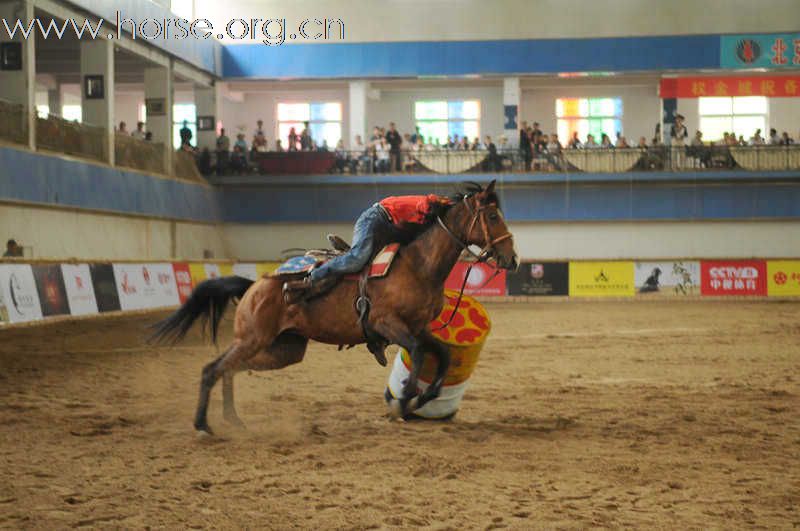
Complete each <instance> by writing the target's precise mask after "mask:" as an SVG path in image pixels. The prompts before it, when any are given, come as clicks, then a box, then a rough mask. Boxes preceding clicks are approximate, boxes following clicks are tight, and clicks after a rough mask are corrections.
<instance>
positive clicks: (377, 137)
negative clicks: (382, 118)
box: [369, 125, 382, 143]
mask: <svg viewBox="0 0 800 531" xmlns="http://www.w3.org/2000/svg"><path fill="white" fill-rule="evenodd" d="M381 136H382V135H381V128H380V127H378V126H377V125H376V126H375V128H374V129H373V130H372V136H371V137H369V141H370V143H373V142H377V141H378V140H380V139H381Z"/></svg>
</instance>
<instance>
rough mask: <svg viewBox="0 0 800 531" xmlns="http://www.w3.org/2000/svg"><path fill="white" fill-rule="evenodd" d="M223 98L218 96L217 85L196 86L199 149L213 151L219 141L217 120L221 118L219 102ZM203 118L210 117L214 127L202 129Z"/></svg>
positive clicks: (195, 100)
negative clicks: (206, 129)
mask: <svg viewBox="0 0 800 531" xmlns="http://www.w3.org/2000/svg"><path fill="white" fill-rule="evenodd" d="M220 99H221V98H218V97H217V87H216V86H213V87H198V86H196V87H195V88H194V105H195V108H196V111H197V138H196V139H195V142H197V149H203V148H208V149H209V150H210V151H211V152H212V153H213V151H214V148H215V147H216V143H217V120H219V107H218V105H217V102H218V101H220ZM201 118H210V119H211V123H212V124H213V129H211V130H208V131H201V130H200V126H201V125H202V124H201V123H200V121H201V120H200V119H201Z"/></svg>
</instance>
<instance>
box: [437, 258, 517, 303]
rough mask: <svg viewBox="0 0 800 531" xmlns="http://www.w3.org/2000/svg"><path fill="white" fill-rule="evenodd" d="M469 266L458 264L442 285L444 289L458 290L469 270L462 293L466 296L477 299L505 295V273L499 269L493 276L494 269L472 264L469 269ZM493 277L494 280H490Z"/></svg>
mask: <svg viewBox="0 0 800 531" xmlns="http://www.w3.org/2000/svg"><path fill="white" fill-rule="evenodd" d="M469 266H470V264H469V263H467V262H458V263H457V264H456V265H455V267H454V268H453V270H452V271H451V272H450V276H449V277H447V280H446V281H445V283H444V287H445V289H453V290H456V291H458V290H460V289H461V285H462V284H463V283H464V277H466V275H467V271H468V270H469V271H470V273H469V278H467V284H466V287H465V288H464V293H466V294H467V295H477V296H479V297H490V296H503V295H505V294H506V271H505V270H504V269H501V270H500V272H499V273H497V276H494V275H495V272H496V270H495V268H493V267H491V266H489V265H486V264H483V263H480V264H478V263H475V264H472V266H473V267H472V269H471V270H470V269H469ZM493 276H494V278H492V277H493Z"/></svg>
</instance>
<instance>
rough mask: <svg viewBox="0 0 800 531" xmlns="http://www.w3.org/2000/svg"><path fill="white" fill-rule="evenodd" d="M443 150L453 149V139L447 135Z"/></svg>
mask: <svg viewBox="0 0 800 531" xmlns="http://www.w3.org/2000/svg"><path fill="white" fill-rule="evenodd" d="M444 148H445V149H453V138H452V137H451V136H450V135H447V142H445V144H444Z"/></svg>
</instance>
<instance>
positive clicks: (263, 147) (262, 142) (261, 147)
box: [252, 120, 267, 153]
mask: <svg viewBox="0 0 800 531" xmlns="http://www.w3.org/2000/svg"><path fill="white" fill-rule="evenodd" d="M259 122H261V120H259ZM252 149H253V153H266V152H267V137H265V136H264V132H263V131H261V130H259V131H257V132H256V136H255V137H253V144H252Z"/></svg>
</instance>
